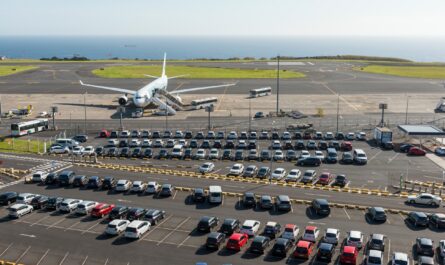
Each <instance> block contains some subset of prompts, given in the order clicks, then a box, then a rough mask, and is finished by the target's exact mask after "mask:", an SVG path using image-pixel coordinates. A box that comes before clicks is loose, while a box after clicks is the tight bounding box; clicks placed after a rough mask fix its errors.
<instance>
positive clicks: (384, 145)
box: [380, 142, 394, 150]
mask: <svg viewBox="0 0 445 265" xmlns="http://www.w3.org/2000/svg"><path fill="white" fill-rule="evenodd" d="M380 147H381V148H382V149H383V150H393V149H394V144H393V142H384V143H381V144H380Z"/></svg>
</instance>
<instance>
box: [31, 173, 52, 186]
mask: <svg viewBox="0 0 445 265" xmlns="http://www.w3.org/2000/svg"><path fill="white" fill-rule="evenodd" d="M47 176H48V173H46V172H44V171H37V172H35V173H34V174H32V181H33V182H39V183H40V182H45V180H46V177H47Z"/></svg>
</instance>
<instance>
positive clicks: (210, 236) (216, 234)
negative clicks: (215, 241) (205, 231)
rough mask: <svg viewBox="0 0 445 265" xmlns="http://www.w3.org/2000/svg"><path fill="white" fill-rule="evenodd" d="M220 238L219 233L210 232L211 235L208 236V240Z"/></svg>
mask: <svg viewBox="0 0 445 265" xmlns="http://www.w3.org/2000/svg"><path fill="white" fill-rule="evenodd" d="M220 236H221V233H219V232H211V233H210V234H209V235H208V237H209V238H218V237H220Z"/></svg>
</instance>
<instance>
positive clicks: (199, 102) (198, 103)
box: [191, 97, 218, 109]
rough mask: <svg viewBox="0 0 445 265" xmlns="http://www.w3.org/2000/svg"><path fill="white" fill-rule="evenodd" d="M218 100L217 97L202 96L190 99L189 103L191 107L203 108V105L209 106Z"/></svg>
mask: <svg viewBox="0 0 445 265" xmlns="http://www.w3.org/2000/svg"><path fill="white" fill-rule="evenodd" d="M216 102H218V98H216V97H211V98H204V99H196V100H192V102H191V105H192V109H204V108H205V107H210V106H211V105H215V104H216Z"/></svg>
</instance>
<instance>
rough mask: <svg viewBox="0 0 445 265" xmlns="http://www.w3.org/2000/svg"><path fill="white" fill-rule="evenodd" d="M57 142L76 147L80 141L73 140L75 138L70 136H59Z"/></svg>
mask: <svg viewBox="0 0 445 265" xmlns="http://www.w3.org/2000/svg"><path fill="white" fill-rule="evenodd" d="M56 144H58V145H61V146H68V147H71V148H72V147H74V146H78V145H79V142H77V141H75V140H73V139H68V138H59V139H56Z"/></svg>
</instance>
